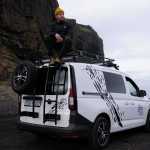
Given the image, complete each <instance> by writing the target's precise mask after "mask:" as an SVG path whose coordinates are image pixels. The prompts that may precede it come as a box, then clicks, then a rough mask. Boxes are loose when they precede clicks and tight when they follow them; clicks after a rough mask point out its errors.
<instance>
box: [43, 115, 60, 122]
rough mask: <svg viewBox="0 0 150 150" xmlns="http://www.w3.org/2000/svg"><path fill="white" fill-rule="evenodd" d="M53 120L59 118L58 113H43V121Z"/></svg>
mask: <svg viewBox="0 0 150 150" xmlns="http://www.w3.org/2000/svg"><path fill="white" fill-rule="evenodd" d="M55 120H60V115H56V114H45V121H55Z"/></svg>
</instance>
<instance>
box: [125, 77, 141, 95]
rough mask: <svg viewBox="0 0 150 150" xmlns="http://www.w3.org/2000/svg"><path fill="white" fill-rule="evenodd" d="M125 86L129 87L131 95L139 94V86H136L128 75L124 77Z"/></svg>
mask: <svg viewBox="0 0 150 150" xmlns="http://www.w3.org/2000/svg"><path fill="white" fill-rule="evenodd" d="M126 82H127V86H128V88H129V92H130V95H131V96H137V97H138V96H139V88H138V86H137V85H136V84H135V83H134V82H133V81H132V80H131V79H130V78H128V77H126Z"/></svg>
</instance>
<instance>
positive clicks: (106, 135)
mask: <svg viewBox="0 0 150 150" xmlns="http://www.w3.org/2000/svg"><path fill="white" fill-rule="evenodd" d="M109 139H110V121H109V119H107V118H106V117H104V116H100V117H99V118H98V119H97V120H96V122H95V124H94V126H93V129H92V131H91V136H90V144H92V145H91V146H92V148H93V149H95V150H99V149H100V148H104V147H106V146H107V145H108V143H109Z"/></svg>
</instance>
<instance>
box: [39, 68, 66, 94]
mask: <svg viewBox="0 0 150 150" xmlns="http://www.w3.org/2000/svg"><path fill="white" fill-rule="evenodd" d="M47 70H48V68H47V67H46V68H42V69H39V72H38V80H37V81H38V83H37V85H36V95H43V94H44V93H45V84H46V78H47ZM67 88H68V69H67V68H65V67H62V68H61V70H59V69H58V68H55V67H50V68H49V75H48V79H47V86H46V94H47V95H56V93H58V94H59V95H64V94H66V92H67Z"/></svg>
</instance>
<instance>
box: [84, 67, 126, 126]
mask: <svg viewBox="0 0 150 150" xmlns="http://www.w3.org/2000/svg"><path fill="white" fill-rule="evenodd" d="M86 72H87V74H88V75H89V77H90V78H91V80H92V81H93V85H94V87H95V89H96V91H97V92H98V94H99V95H100V97H101V98H102V99H103V100H104V102H105V103H106V105H107V107H108V108H109V110H110V112H111V115H112V118H113V120H114V122H117V123H118V125H119V126H120V127H123V125H122V122H121V121H122V113H121V112H120V110H119V106H118V104H117V103H116V102H115V101H114V99H113V97H112V95H111V94H110V93H109V92H108V91H107V88H106V84H105V78H104V75H103V73H102V72H101V71H97V70H96V69H94V68H93V67H92V66H91V65H87V66H86Z"/></svg>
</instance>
